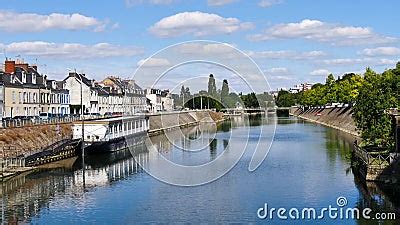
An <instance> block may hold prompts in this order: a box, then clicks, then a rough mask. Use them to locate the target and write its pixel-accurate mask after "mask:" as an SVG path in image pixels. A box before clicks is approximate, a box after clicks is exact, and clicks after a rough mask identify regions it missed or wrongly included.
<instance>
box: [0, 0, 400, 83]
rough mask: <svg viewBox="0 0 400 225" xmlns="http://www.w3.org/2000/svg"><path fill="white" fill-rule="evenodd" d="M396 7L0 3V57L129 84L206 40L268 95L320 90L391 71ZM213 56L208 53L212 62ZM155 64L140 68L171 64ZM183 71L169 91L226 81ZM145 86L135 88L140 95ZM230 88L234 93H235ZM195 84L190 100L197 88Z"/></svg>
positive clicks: (260, 2)
mask: <svg viewBox="0 0 400 225" xmlns="http://www.w3.org/2000/svg"><path fill="white" fill-rule="evenodd" d="M399 7H400V2H399V1H395V0H391V1H384V3H383V1H373V0H363V1H361V0H352V1H348V0H347V1H346V0H335V1H334V0H330V1H328V0H321V1H315V0H314V1H312V0H301V1H300V0H247V1H245V0H197V1H195V0H120V1H118V0H117V1H96V2H95V1H76V0H58V1H50V0H41V1H27V0H19V1H3V0H0V32H1V37H0V49H2V51H1V53H0V54H5V55H6V56H7V57H9V58H13V59H15V58H18V57H17V56H19V57H20V58H23V59H24V60H25V61H27V62H30V63H35V62H36V60H37V64H38V65H39V69H40V71H41V72H43V73H46V74H48V75H49V76H50V77H51V78H55V79H62V78H63V77H64V76H66V74H67V72H68V69H67V68H76V69H77V70H78V71H80V72H85V73H86V74H87V75H88V76H89V77H92V78H94V79H101V78H102V77H104V76H106V75H118V76H121V77H132V75H133V73H134V72H135V70H136V68H137V67H138V65H139V61H140V60H142V59H145V58H147V57H149V56H151V55H153V54H154V53H156V52H157V51H159V50H160V49H163V48H165V47H167V46H169V45H172V44H176V43H179V42H183V41H191V40H196V39H202V40H211V41H217V42H223V43H228V44H230V45H233V46H234V47H236V48H237V49H239V50H241V51H243V52H245V53H246V54H248V55H249V56H250V57H252V58H253V59H254V60H255V62H256V63H257V65H258V66H259V67H260V69H261V70H262V71H263V72H264V74H265V78H266V79H267V80H268V82H269V84H270V85H271V88H272V89H276V88H280V87H286V88H289V87H290V86H292V85H294V84H297V83H300V82H312V83H315V82H323V81H324V79H325V77H326V75H327V74H328V73H330V72H332V73H334V74H335V75H336V76H339V75H341V74H342V73H345V72H358V73H361V72H362V71H363V70H364V69H365V68H366V67H368V66H369V67H372V68H373V69H375V70H377V71H382V70H384V69H385V68H390V67H394V66H395V63H396V62H397V61H398V60H399V58H400V44H399V38H400V34H399V27H400V26H399V25H398V21H400V15H399V14H398V13H397V12H396V9H398V8H399ZM192 50H194V51H196V52H195V53H198V52H197V51H198V49H193V48H192ZM220 50H221V49H220V48H218V46H213V54H218V53H219V52H218V51H220ZM225 53H226V52H225ZM225 53H224V52H222V53H221V55H223V56H226V54H225ZM164 57H166V59H161V58H160V57H158V58H157V59H156V60H153V61H152V62H153V64H151V63H149V65H148V67H160V65H159V63H160V62H168V61H169V62H170V63H171V61H174V60H171V59H168V57H169V55H168V54H164ZM3 58H4V57H3ZM222 58H223V57H222ZM222 58H221V60H222V61H223V60H224V59H222ZM148 62H149V61H148ZM154 62H155V63H154ZM161 64H162V63H161ZM164 66H165V67H167V66H171V65H170V64H168V63H166V64H165V65H164ZM157 71H159V70H158V69H156V70H154V71H150V70H149V71H148V72H149V73H152V72H157ZM183 71H184V70H183V69H182V68H181V69H180V70H179V69H177V70H176V71H174V72H175V75H171V76H170V79H169V81H171V80H174V81H176V82H180V81H182V80H186V79H188V78H191V77H195V76H205V75H206V74H208V73H214V74H215V75H216V76H217V78H219V79H223V78H226V76H229V71H225V72H223V71H221V70H218V69H216V68H215V67H210V66H205V65H202V66H198V67H196V66H190V68H188V69H187V70H186V72H183ZM219 75H220V76H219ZM248 76H250V72H248ZM144 77H146V75H141V77H138V76H136V77H135V79H136V80H138V82H140V81H141V80H142V82H143V83H144V84H142V85H145V86H147V85H148V84H147V83H146V81H145V80H143V79H144ZM170 83H171V82H170ZM233 83H235V82H233ZM239 83H240V82H238V83H236V87H233V88H235V89H237V90H239V91H240V89H241V87H242V86H241V84H239ZM196 84H197V85H198V87H193V89H195V90H197V89H205V88H206V87H203V86H201V85H203V83H201V85H200V83H199V82H195V84H193V85H194V86H196ZM170 85H172V84H170ZM175 85H176V83H175ZM162 88H171V89H172V86H171V87H168V86H162ZM265 88H266V89H268V88H267V87H265Z"/></svg>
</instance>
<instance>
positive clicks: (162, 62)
mask: <svg viewBox="0 0 400 225" xmlns="http://www.w3.org/2000/svg"><path fill="white" fill-rule="evenodd" d="M169 65H171V63H170V62H169V61H168V60H167V59H163V58H148V59H142V60H140V61H139V62H138V63H137V66H138V67H139V66H143V67H160V66H169Z"/></svg>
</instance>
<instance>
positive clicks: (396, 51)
mask: <svg viewBox="0 0 400 225" xmlns="http://www.w3.org/2000/svg"><path fill="white" fill-rule="evenodd" d="M360 54H361V55H365V56H394V55H400V48H396V47H379V48H366V49H364V50H363V51H361V52H360Z"/></svg>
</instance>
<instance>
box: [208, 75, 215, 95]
mask: <svg viewBox="0 0 400 225" xmlns="http://www.w3.org/2000/svg"><path fill="white" fill-rule="evenodd" d="M208 95H209V96H211V97H214V98H216V97H217V86H216V85H215V78H214V75H213V74H210V77H209V78H208Z"/></svg>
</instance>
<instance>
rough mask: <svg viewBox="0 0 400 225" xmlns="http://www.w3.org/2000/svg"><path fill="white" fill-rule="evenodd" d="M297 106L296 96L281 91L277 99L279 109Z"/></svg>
mask: <svg viewBox="0 0 400 225" xmlns="http://www.w3.org/2000/svg"><path fill="white" fill-rule="evenodd" d="M295 104H296V96H295V94H292V93H290V92H288V91H284V90H280V91H279V92H278V97H277V98H276V105H277V106H278V107H290V106H294V105H295Z"/></svg>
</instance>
